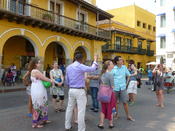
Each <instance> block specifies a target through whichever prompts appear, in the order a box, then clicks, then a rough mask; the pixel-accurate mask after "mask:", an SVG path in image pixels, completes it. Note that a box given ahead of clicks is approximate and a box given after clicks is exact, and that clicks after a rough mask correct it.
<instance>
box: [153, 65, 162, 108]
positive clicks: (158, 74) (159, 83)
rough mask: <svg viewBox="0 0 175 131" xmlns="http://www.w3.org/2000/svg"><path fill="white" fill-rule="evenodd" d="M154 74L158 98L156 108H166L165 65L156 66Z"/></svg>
mask: <svg viewBox="0 0 175 131" xmlns="http://www.w3.org/2000/svg"><path fill="white" fill-rule="evenodd" d="M153 73H154V74H155V77H154V84H155V90H156V96H157V104H156V106H158V107H161V108H164V94H163V91H164V89H163V88H164V78H163V76H164V72H163V65H162V64H159V65H156V66H155V68H154V69H153Z"/></svg>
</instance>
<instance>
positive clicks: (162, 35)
mask: <svg viewBox="0 0 175 131" xmlns="http://www.w3.org/2000/svg"><path fill="white" fill-rule="evenodd" d="M165 36H166V35H165V34H159V35H158V36H157V37H165Z"/></svg>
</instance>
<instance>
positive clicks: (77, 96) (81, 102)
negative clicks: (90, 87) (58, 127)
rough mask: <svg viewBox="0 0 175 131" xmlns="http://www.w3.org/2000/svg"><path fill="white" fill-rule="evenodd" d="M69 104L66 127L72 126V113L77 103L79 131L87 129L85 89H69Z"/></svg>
mask: <svg viewBox="0 0 175 131" xmlns="http://www.w3.org/2000/svg"><path fill="white" fill-rule="evenodd" d="M68 95H69V96H68V106H67V109H66V118H65V128H66V129H70V128H71V122H72V113H73V109H74V107H75V105H76V104H77V106H78V131H85V129H86V125H85V113H86V103H87V98H86V92H85V90H84V89H69V93H68Z"/></svg>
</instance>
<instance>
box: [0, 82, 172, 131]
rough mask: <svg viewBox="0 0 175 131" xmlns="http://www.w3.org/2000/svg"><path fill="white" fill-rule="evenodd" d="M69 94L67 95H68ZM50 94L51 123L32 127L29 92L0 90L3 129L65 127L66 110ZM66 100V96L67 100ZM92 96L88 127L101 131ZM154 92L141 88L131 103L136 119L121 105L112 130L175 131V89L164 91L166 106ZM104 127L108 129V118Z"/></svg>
mask: <svg viewBox="0 0 175 131" xmlns="http://www.w3.org/2000/svg"><path fill="white" fill-rule="evenodd" d="M66 98H67V97H66ZM50 100H51V97H50V96H49V119H50V120H51V121H52V123H51V124H49V125H46V126H45V127H44V128H42V129H32V127H31V118H28V117H27V116H26V114H27V95H26V92H25V91H18V92H9V93H1V94H0V131H40V130H42V131H64V120H65V113H55V112H54V111H53V108H52V106H51V101H50ZM66 101H67V100H66ZM90 103H91V99H90V97H89V100H88V106H87V112H86V126H87V131H100V129H98V128H97V124H98V120H99V113H94V112H92V111H90ZM155 104H156V97H155V94H154V93H153V92H152V91H151V90H149V89H148V88H147V87H146V86H145V85H143V86H142V88H141V89H138V97H137V102H136V104H135V105H133V106H130V112H131V114H132V116H133V117H134V118H135V119H136V121H135V122H130V121H127V120H126V117H125V114H124V112H123V108H122V106H120V113H119V114H120V118H119V119H118V120H114V125H115V128H114V129H112V130H113V131H175V91H173V92H171V93H170V94H166V93H165V108H164V109H160V108H158V107H156V106H155ZM73 126H74V128H73V131H77V125H73ZM103 130H104V131H110V130H111V129H108V123H107V121H106V122H105V129H103Z"/></svg>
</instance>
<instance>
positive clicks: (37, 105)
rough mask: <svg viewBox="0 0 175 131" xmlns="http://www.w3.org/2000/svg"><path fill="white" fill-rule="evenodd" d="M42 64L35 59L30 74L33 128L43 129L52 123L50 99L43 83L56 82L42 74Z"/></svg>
mask: <svg viewBox="0 0 175 131" xmlns="http://www.w3.org/2000/svg"><path fill="white" fill-rule="evenodd" d="M40 68H41V62H40V60H39V59H37V58H34V59H33V60H31V62H30V64H29V72H31V81H32V84H31V98H32V105H33V111H32V117H33V121H32V127H33V128H42V127H43V124H47V123H50V122H51V121H49V120H48V98H47V91H46V88H45V87H44V85H43V83H42V81H48V82H51V83H53V82H54V81H53V80H51V79H49V78H47V77H45V76H44V75H43V74H42V73H41V72H40Z"/></svg>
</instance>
